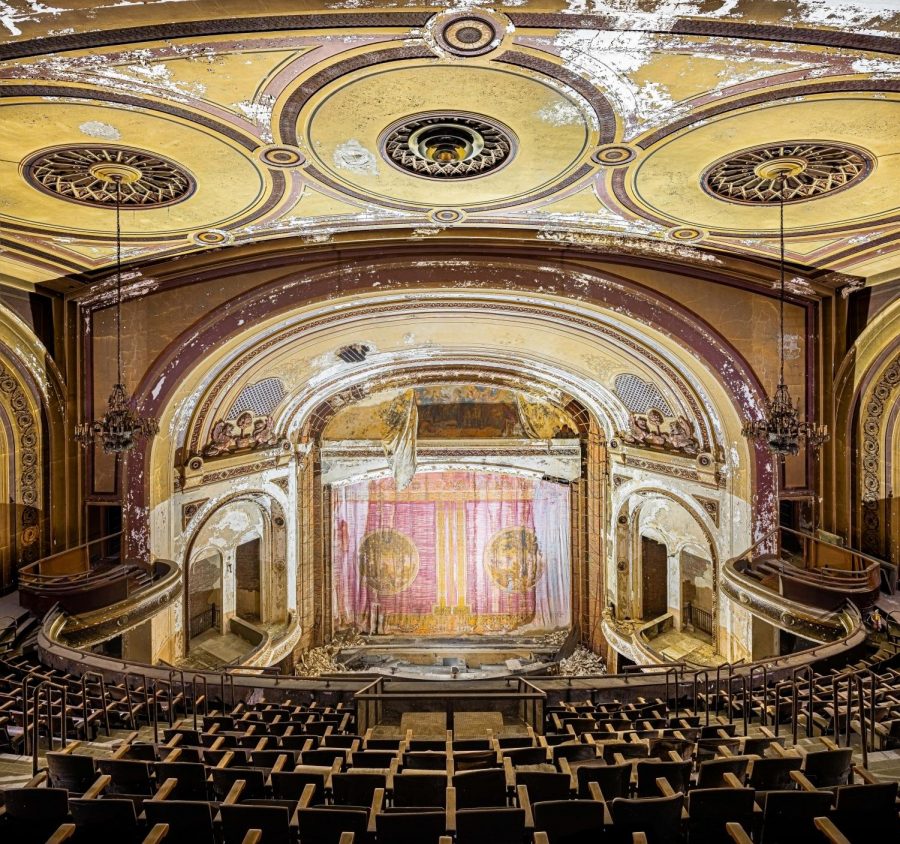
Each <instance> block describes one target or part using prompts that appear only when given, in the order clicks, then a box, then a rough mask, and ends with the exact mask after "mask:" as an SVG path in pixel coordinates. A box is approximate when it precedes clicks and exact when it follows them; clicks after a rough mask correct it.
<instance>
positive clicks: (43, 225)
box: [0, 0, 900, 293]
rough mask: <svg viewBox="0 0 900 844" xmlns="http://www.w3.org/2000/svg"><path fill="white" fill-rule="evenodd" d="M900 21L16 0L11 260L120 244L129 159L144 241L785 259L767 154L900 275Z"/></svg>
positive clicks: (803, 256) (6, 43)
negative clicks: (417, 245)
mask: <svg viewBox="0 0 900 844" xmlns="http://www.w3.org/2000/svg"><path fill="white" fill-rule="evenodd" d="M898 30H900V3H898V2H897V0H855V2H850V0H847V2H844V1H843V0H837V2H830V0H829V2H824V1H823V0H787V1H786V2H757V0H708V1H707V0H696V2H676V1H675V0H667V2H653V0H646V2H643V1H642V0H609V2H602V0H569V2H567V3H555V4H554V3H548V2H542V0H517V1H516V2H514V3H510V4H507V5H505V6H504V5H501V6H494V7H491V8H490V9H488V8H481V7H478V6H476V5H468V4H463V3H460V4H456V5H452V6H444V5H443V4H428V3H421V4H416V3H415V2H410V3H404V4H403V5H400V4H384V5H380V4H376V3H368V2H366V0H346V2H334V3H326V4H323V5H322V6H315V5H314V4H311V3H288V2H281V0H270V2H265V3H262V2H260V3H238V2H231V0H229V2H221V1H220V2H206V0H195V1H194V2H191V1H190V0H168V2H164V1H163V0H145V2H125V3H121V2H111V3H109V4H107V5H96V4H94V3H90V2H73V0H59V3H58V4H57V3H54V4H53V5H52V6H51V5H49V4H42V3H37V2H30V0H29V1H28V2H26V0H0V280H2V281H5V282H6V283H8V284H15V285H18V286H24V287H28V286H30V285H32V284H36V283H52V284H53V285H54V286H57V287H63V288H66V287H72V286H74V285H75V284H79V285H80V284H84V283H86V282H90V280H91V279H92V277H93V276H94V275H95V274H96V273H98V272H101V271H103V270H104V269H106V268H108V267H109V266H110V263H111V260H112V258H113V251H114V250H113V232H114V223H115V214H114V205H113V203H114V196H113V195H112V194H111V193H110V192H109V188H110V182H109V181H108V174H109V172H111V171H110V168H111V167H112V168H119V169H118V170H116V171H115V172H121V173H124V174H126V176H127V178H126V180H125V183H124V184H123V195H122V201H123V209H124V210H123V213H122V230H123V237H124V242H125V256H124V257H125V260H126V261H128V262H141V263H143V262H146V261H151V260H154V259H158V258H162V257H167V256H174V255H178V254H181V253H186V252H191V251H198V250H208V249H211V248H223V247H224V248H227V247H228V246H229V245H230V244H241V243H248V242H254V241H259V240H264V239H271V238H289V239H293V242H294V243H296V244H297V245H298V246H306V245H309V246H316V245H320V244H328V243H333V244H340V243H348V242H352V241H359V240H371V239H373V238H389V239H399V240H404V239H416V240H420V239H425V238H445V237H459V236H472V237H492V238H517V239H525V240H533V239H536V240H543V241H548V242H550V243H556V244H563V245H564V244H567V243H574V244H580V245H588V246H590V245H594V244H595V245H599V246H602V247H603V248H606V249H609V248H612V249H616V248H621V249H628V250H631V251H639V252H640V251H646V252H648V253H651V254H660V253H662V254H666V255H671V256H676V257H677V256H678V255H682V256H688V257H689V258H690V257H692V258H697V259H705V260H708V261H721V262H727V261H728V260H729V259H730V258H733V257H738V258H742V259H746V258H750V259H762V260H764V261H771V260H772V259H774V258H776V257H777V254H778V241H777V226H778V208H777V204H773V202H772V201H771V199H772V197H771V190H770V189H771V185H772V182H771V177H772V173H773V170H772V166H773V165H772V161H775V162H776V165H775V171H774V172H775V173H776V176H777V174H778V173H780V172H782V171H781V170H779V169H778V168H779V167H785V166H786V167H787V168H788V171H789V173H790V175H791V177H792V178H795V181H796V184H795V187H796V193H795V195H794V196H793V197H792V199H791V201H789V202H788V203H787V204H786V207H785V223H786V227H787V235H788V238H787V257H788V259H789V260H790V261H791V262H792V263H793V264H794V266H795V268H796V270H797V271H798V272H799V273H800V274H801V275H805V276H806V277H807V278H808V279H813V280H816V283H822V284H826V285H828V284H832V285H838V284H841V283H846V281H847V276H860V277H865V278H867V279H869V280H870V281H871V282H878V281H880V280H890V279H893V278H895V277H897V274H898V272H900V252H898V245H900V240H898V231H900V208H898V205H900V190H898V187H897V186H898V185H900V131H898V127H900V59H898V56H897V54H898V52H900V39H898V38H897V31H898ZM461 125H462V126H463V127H464V128H463V129H459V126H461ZM448 126H449V127H450V129H449V130H448V128H447V127H448ZM465 127H468V128H465ZM438 130H439V131H438ZM448 131H449V132H450V135H451V136H452V138H456V141H454V142H453V143H455V144H456V146H455V147H454V148H453V150H451V151H450V152H446V150H445V151H444V153H442V152H441V151H440V149H443V148H440V149H439V144H438V146H432V147H428V145H429V143H431V142H430V141H428V139H429V138H433V137H436V134H435V133H436V132H437V134H440V133H441V132H443V133H444V134H445V135H446V133H447V132H448ZM423 132H424V133H425V134H423ZM429 132H430V133H431V134H428V133H429ZM460 132H462V134H460ZM466 132H469V134H468V135H467V134H466ZM416 133H418V134H416ZM454 133H455V134H454ZM417 138H418V139H419V141H421V143H420V147H417V149H424V148H425V147H428V148H429V149H430V150H431V151H430V152H428V153H427V155H425V157H424V158H423V157H421V156H419V157H417V155H416V153H415V151H414V149H413V148H414V147H415V145H416V142H417V140H416V139H417ZM460 138H462V140H460ZM467 138H468V139H470V140H471V141H472V143H471V145H470V146H471V149H469V148H467V151H465V153H464V155H465V156H468V157H467V158H465V162H464V164H465V166H463V165H462V164H461V165H459V166H457V165H456V164H453V163H452V161H451V164H449V165H447V166H443V165H442V166H437V165H435V164H434V161H438V163H439V162H440V155H442V154H446V155H447V156H450V158H448V161H450V160H451V159H452V157H453V155H456V154H457V152H458V151H459V149H461V148H462V147H463V146H465V143H466V139H467ZM434 143H435V144H436V143H437V142H434ZM479 145H483V149H482V147H481V146H479ZM451 146H452V144H451ZM392 150H393V152H394V153H396V154H392ZM435 150H437V152H436V151H435ZM428 155H434V156H438V158H436V159H435V158H432V159H428V158H427V156H428ZM460 155H463V153H460ZM404 160H405V161H406V163H405V164H404ZM410 162H411V164H410ZM423 162H425V164H423ZM429 162H431V163H429ZM785 162H787V164H785ZM425 165H427V167H426V166H425ZM416 167H418V168H419V169H418V171H417V170H416ZM423 168H424V170H423ZM429 168H430V170H429ZM425 170H429V171H428V172H425ZM431 171H434V172H431ZM438 171H440V172H438ZM767 178H768V179H769V181H768V182H767V181H766V179H767ZM105 179H106V181H104V180H105ZM767 190H769V193H767ZM67 277H68V278H67ZM797 284H798V285H799V287H797V289H796V290H795V292H801V293H802V292H804V290H803V281H802V279H801V280H800V281H799V282H798V283H797Z"/></svg>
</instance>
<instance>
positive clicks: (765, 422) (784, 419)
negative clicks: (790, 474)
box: [741, 171, 828, 454]
mask: <svg viewBox="0 0 900 844" xmlns="http://www.w3.org/2000/svg"><path fill="white" fill-rule="evenodd" d="M787 176H788V172H786V171H781V178H780V180H779V183H780V188H779V191H778V211H779V215H778V232H779V244H780V247H781V251H780V280H781V283H780V296H779V312H780V318H781V327H780V331H779V346H778V351H779V362H780V370H779V377H778V386H777V387H776V388H775V395H774V396H772V399H771V401H769V402H767V403H766V415H765V417H764V418H763V419H756V420H754V421H752V422H747V423H746V424H745V425H744V427H743V429H742V431H741V433H742V434H743V435H744V436H745V437H747V438H748V439H750V440H756V441H757V442H761V443H764V444H765V445H766V446H768V448H769V449H770V450H771V451H772V452H774V453H775V454H797V453H798V452H799V451H800V442H801V440H802V441H804V442H805V443H806V445H807V447H808V448H813V449H817V448H819V446H821V445H822V444H823V443H824V442H827V441H828V428H827V427H822V426H819V425H815V424H813V423H812V422H806V421H801V420H800V415H799V412H798V408H797V406H796V405H795V404H794V401H793V399H792V398H791V394H790V391H789V390H788V388H787V384H785V383H784V194H785V179H786V178H787Z"/></svg>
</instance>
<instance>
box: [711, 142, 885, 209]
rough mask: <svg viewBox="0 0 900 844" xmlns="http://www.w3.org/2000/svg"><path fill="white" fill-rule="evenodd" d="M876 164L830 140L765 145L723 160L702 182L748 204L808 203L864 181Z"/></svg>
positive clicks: (730, 199)
mask: <svg viewBox="0 0 900 844" xmlns="http://www.w3.org/2000/svg"><path fill="white" fill-rule="evenodd" d="M874 165H875V160H874V158H873V157H872V156H871V155H870V154H869V153H868V152H866V151H865V150H863V149H860V148H859V147H854V146H850V145H849V144H843V143H834V142H830V141H786V142H784V143H780V144H764V145H761V146H756V147H750V148H749V149H744V150H741V151H740V152H736V153H732V154H730V155H728V156H725V157H724V158H720V159H719V160H718V161H716V162H714V163H713V164H712V165H711V166H710V167H708V168H707V169H706V171H705V172H704V173H703V176H702V178H701V182H702V185H703V188H704V190H706V191H707V192H708V193H710V194H711V195H712V196H715V197H716V198H718V199H724V200H726V201H728V202H736V203H739V204H742V205H759V204H767V205H772V204H777V203H778V201H779V196H780V192H781V190H782V187H781V186H782V183H783V184H784V191H785V195H784V201H785V202H786V203H789V202H805V201H806V200H810V199H816V198H817V197H820V196H823V195H825V194H831V193H835V192H837V191H841V190H845V189H846V188H849V187H851V186H852V185H855V184H858V183H859V182H861V181H862V180H863V179H864V178H865V177H866V176H868V175H869V173H870V172H871V171H872V168H873V167H874Z"/></svg>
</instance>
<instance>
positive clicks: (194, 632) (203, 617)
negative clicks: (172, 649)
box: [190, 604, 217, 639]
mask: <svg viewBox="0 0 900 844" xmlns="http://www.w3.org/2000/svg"><path fill="white" fill-rule="evenodd" d="M216 612H217V610H216V605H215V604H210V606H209V608H208V609H206V610H204V611H203V612H201V613H198V614H197V615H195V616H193V617H192V618H191V622H190V628H191V638H192V639H194V638H196V637H197V636H199V635H200V634H201V633H205V632H206V631H207V630H212V629H213V627H215V626H216Z"/></svg>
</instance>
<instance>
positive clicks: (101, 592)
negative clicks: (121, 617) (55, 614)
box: [18, 533, 159, 615]
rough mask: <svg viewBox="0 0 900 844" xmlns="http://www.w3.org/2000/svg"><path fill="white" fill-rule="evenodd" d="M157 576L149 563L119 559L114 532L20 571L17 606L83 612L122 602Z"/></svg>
mask: <svg viewBox="0 0 900 844" xmlns="http://www.w3.org/2000/svg"><path fill="white" fill-rule="evenodd" d="M158 576H159V572H158V570H157V569H156V568H155V566H154V564H150V563H146V562H144V561H142V560H135V559H123V558H122V534H121V533H114V534H111V535H109V536H104V537H101V538H100V539H95V540H92V541H91V542H86V543H84V544H83V545H78V546H76V547H74V548H69V549H67V550H65V551H60V552H59V553H57V554H51V555H50V556H49V557H44V558H42V559H40V560H37V561H36V562H34V563H31V564H30V565H27V566H23V567H22V568H21V569H19V572H18V580H19V593H20V602H21V604H22V606H24V607H26V608H27V609H30V610H32V611H33V612H35V613H36V614H38V615H42V614H43V613H45V612H46V611H47V610H48V609H49V608H50V607H52V606H53V605H54V604H59V605H60V606H61V607H62V608H63V609H64V610H66V612H69V613H83V612H90V611H91V610H96V609H100V608H101V607H105V606H109V605H110V604H114V603H116V602H118V601H122V600H124V599H125V598H127V597H128V596H129V595H132V594H133V593H135V592H137V591H138V590H140V589H142V588H144V587H145V586H146V585H147V584H148V583H151V582H152V581H153V580H155V579H156V578H157V577H158Z"/></svg>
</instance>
